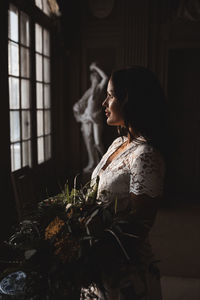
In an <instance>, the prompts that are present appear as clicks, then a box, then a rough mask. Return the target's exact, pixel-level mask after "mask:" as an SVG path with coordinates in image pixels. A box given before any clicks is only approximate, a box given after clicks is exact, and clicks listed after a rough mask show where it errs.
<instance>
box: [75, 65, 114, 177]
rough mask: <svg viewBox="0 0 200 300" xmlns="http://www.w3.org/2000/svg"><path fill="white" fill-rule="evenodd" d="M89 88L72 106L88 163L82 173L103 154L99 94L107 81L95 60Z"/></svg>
mask: <svg viewBox="0 0 200 300" xmlns="http://www.w3.org/2000/svg"><path fill="white" fill-rule="evenodd" d="M89 69H90V82H91V85H90V87H89V89H88V90H87V91H86V92H85V93H84V94H83V96H82V97H81V99H80V100H79V101H78V102H76V103H75V104H74V106H73V112H74V117H75V119H76V121H77V122H80V123H81V131H82V135H83V139H84V143H85V146H86V149H87V153H88V164H87V166H86V167H85V168H84V169H83V172H84V173H91V172H92V171H93V169H94V167H95V166H96V165H97V164H98V162H99V161H100V158H101V157H102V156H103V154H104V146H103V143H102V136H101V135H102V129H103V122H102V108H101V100H102V99H101V96H102V91H103V90H104V87H105V84H106V83H107V79H108V77H107V75H106V74H105V73H104V71H103V70H101V69H100V68H99V67H98V66H97V64H96V63H95V62H93V63H91V65H90V67H89Z"/></svg>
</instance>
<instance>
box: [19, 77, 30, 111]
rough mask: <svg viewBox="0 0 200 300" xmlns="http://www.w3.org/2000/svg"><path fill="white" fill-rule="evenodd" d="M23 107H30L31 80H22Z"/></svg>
mask: <svg viewBox="0 0 200 300" xmlns="http://www.w3.org/2000/svg"><path fill="white" fill-rule="evenodd" d="M21 107H22V108H30V82H29V80H26V79H22V80H21Z"/></svg>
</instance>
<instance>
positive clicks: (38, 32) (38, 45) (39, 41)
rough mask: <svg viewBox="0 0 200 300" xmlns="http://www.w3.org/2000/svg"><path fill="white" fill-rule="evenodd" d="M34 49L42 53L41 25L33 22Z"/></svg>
mask: <svg viewBox="0 0 200 300" xmlns="http://www.w3.org/2000/svg"><path fill="white" fill-rule="evenodd" d="M35 49H36V52H39V53H42V27H41V26H40V25H39V24H35Z"/></svg>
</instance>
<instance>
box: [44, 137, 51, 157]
mask: <svg viewBox="0 0 200 300" xmlns="http://www.w3.org/2000/svg"><path fill="white" fill-rule="evenodd" d="M44 144H45V160H47V159H50V158H51V135H48V136H45V138H44Z"/></svg>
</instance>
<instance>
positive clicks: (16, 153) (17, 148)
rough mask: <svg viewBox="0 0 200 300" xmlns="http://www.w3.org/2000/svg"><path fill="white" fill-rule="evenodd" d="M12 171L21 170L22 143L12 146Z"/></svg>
mask: <svg viewBox="0 0 200 300" xmlns="http://www.w3.org/2000/svg"><path fill="white" fill-rule="evenodd" d="M10 147H11V169H12V171H15V170H18V169H20V168H21V145H20V143H16V144H11V145H10Z"/></svg>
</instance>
